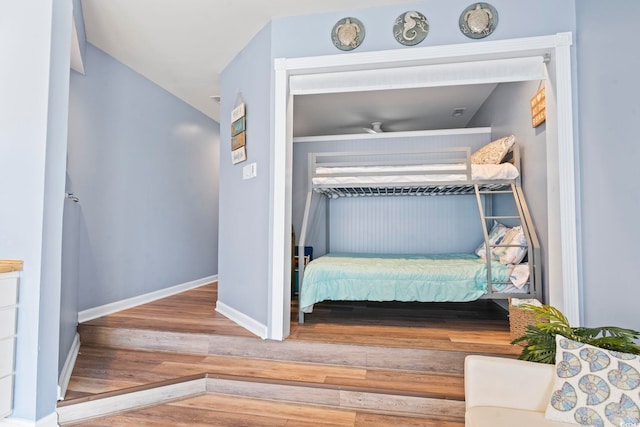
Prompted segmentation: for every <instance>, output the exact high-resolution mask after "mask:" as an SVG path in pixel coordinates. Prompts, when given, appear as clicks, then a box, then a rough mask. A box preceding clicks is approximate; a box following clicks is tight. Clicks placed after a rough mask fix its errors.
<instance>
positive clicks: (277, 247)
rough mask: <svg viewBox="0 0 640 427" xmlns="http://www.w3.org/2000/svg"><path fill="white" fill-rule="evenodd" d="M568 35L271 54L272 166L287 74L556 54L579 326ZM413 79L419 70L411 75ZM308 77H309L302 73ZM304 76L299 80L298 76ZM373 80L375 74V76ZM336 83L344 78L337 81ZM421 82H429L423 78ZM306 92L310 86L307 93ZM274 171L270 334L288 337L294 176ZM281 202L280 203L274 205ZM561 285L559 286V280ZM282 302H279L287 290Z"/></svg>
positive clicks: (282, 137)
mask: <svg viewBox="0 0 640 427" xmlns="http://www.w3.org/2000/svg"><path fill="white" fill-rule="evenodd" d="M571 45H572V35H571V33H558V34H554V35H548V36H540V37H528V38H519V39H508V40H496V41H481V42H477V43H463V44H455V45H442V46H430V47H421V48H414V49H395V50H385V51H376V52H360V53H354V54H349V55H326V56H316V57H307V58H277V59H275V60H274V69H275V73H274V80H273V85H272V87H273V100H274V101H273V102H274V104H273V105H274V113H273V120H274V126H273V134H272V140H273V147H274V148H273V150H274V151H273V152H274V155H275V158H274V159H273V161H274V164H278V165H279V166H284V165H285V164H286V160H285V156H287V153H288V150H290V149H291V145H292V138H290V137H289V134H288V130H289V129H290V126H291V123H290V122H291V111H290V109H291V107H292V103H293V101H292V98H293V97H292V95H291V93H290V86H289V85H290V80H291V78H292V77H293V76H315V77H309V79H308V80H313V81H314V82H316V83H317V81H316V80H318V79H322V74H329V75H332V76H338V75H339V74H340V72H353V71H360V72H362V71H367V72H368V73H369V72H370V73H375V70H384V69H388V68H393V67H418V66H424V65H434V64H448V63H456V62H464V61H469V60H471V59H472V60H474V61H485V60H497V59H500V60H508V59H515V60H518V61H520V58H523V57H540V56H542V57H544V58H553V59H554V60H555V61H557V68H556V70H555V74H556V78H557V92H558V93H557V99H558V105H557V110H558V129H557V143H558V150H557V156H558V163H559V166H558V167H559V180H560V181H559V182H560V186H561V190H560V197H558V200H552V201H550V204H551V203H554V204H556V205H557V206H558V212H560V239H561V246H562V253H561V259H560V265H561V266H562V281H563V282H562V284H561V286H562V294H563V301H562V303H563V307H558V308H559V309H561V310H563V312H565V313H566V314H567V317H568V319H569V321H571V323H572V324H575V325H578V324H579V319H580V303H579V284H578V251H577V239H576V217H577V215H576V206H575V175H574V162H575V159H574V157H573V152H574V150H573V147H574V141H573V120H572V117H573V95H572V90H571V82H572V73H571ZM414 77H415V76H414ZM305 79H306V78H305ZM305 79H299V80H298V81H299V82H302V81H304V80H305ZM374 80H375V79H371V80H370V81H371V82H373V81H374ZM334 83H335V84H334V87H337V86H339V82H337V83H336V82H334ZM419 84H421V85H422V86H424V85H425V84H427V83H419ZM428 84H429V85H431V86H437V85H438V82H437V81H430V82H429V83H428ZM305 93H306V92H305ZM274 171H275V173H276V174H277V177H274V181H273V193H272V202H274V206H273V211H272V217H271V218H270V222H271V223H270V226H271V227H270V229H271V232H272V235H271V243H272V244H271V252H272V253H273V254H279V255H278V256H274V257H272V258H271V259H270V261H271V263H272V265H271V266H270V270H271V272H272V275H271V276H270V283H269V286H270V290H269V295H270V301H269V304H270V312H271V313H272V316H271V317H270V320H269V321H270V324H269V330H270V331H271V332H270V337H275V336H279V333H278V331H281V334H280V335H282V336H283V337H286V336H287V335H288V331H289V327H290V325H289V318H288V317H285V316H282V315H281V313H282V312H283V310H282V309H283V307H282V305H283V304H284V305H285V306H286V305H287V304H288V302H289V301H288V298H289V295H288V293H287V292H285V289H287V286H289V284H288V283H285V280H284V275H283V274H282V270H283V265H282V263H283V262H284V270H285V271H287V270H290V268H289V267H290V265H289V264H290V262H291V261H290V259H287V258H285V259H284V260H283V256H282V255H283V254H286V253H287V251H288V250H290V249H287V247H288V246H289V245H290V243H289V242H288V241H286V239H285V240H283V239H282V236H285V235H286V233H287V232H289V231H290V228H291V223H290V221H289V222H287V223H285V221H283V218H285V216H284V214H283V213H282V212H283V209H282V203H283V202H286V203H287V205H286V206H285V208H284V212H286V213H288V214H289V215H290V212H291V201H290V200H287V191H290V189H289V187H290V182H286V181H285V182H283V180H282V178H283V176H284V175H285V174H286V173H288V174H289V176H288V177H287V178H288V179H289V180H290V174H291V171H286V172H285V171H284V170H280V169H278V168H274ZM275 202H277V203H275ZM554 286H557V285H554ZM283 295H284V296H285V300H284V301H281V300H280V299H281V298H282V296H283Z"/></svg>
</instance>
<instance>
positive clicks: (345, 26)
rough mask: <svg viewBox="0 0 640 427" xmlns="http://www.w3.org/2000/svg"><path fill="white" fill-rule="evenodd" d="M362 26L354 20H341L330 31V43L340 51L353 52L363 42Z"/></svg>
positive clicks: (349, 18)
mask: <svg viewBox="0 0 640 427" xmlns="http://www.w3.org/2000/svg"><path fill="white" fill-rule="evenodd" d="M364 34H365V33H364V25H362V22H360V21H359V20H358V19H356V18H352V17H347V18H342V19H341V20H339V21H338V22H336V25H334V26H333V30H331V41H332V42H333V45H334V46H335V47H337V48H338V49H340V50H353V49H355V48H357V47H358V46H360V44H362V41H363V40H364Z"/></svg>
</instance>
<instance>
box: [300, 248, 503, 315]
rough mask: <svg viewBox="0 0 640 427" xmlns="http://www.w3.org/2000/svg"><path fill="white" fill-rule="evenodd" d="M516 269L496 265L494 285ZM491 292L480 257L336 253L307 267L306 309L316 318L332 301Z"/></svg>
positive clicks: (469, 297) (452, 297) (451, 297)
mask: <svg viewBox="0 0 640 427" xmlns="http://www.w3.org/2000/svg"><path fill="white" fill-rule="evenodd" d="M512 269H513V266H510V265H504V264H500V263H499V262H492V264H491V273H492V276H493V281H494V282H508V281H509V275H510V272H511V270H512ZM494 287H495V288H497V289H502V288H504V287H505V285H498V284H495V283H494ZM486 293H487V263H486V261H485V260H484V259H481V258H479V257H478V256H476V255H475V254H444V255H379V254H340V253H332V254H327V255H324V256H322V257H319V258H317V259H315V260H313V261H312V262H310V263H309V264H308V265H307V266H306V268H305V270H304V277H303V282H302V287H301V289H300V309H301V311H302V312H304V313H311V312H312V311H313V305H314V304H315V303H317V302H320V301H326V300H333V301H419V302H447V301H449V302H465V301H474V300H476V299H478V298H480V297H481V296H482V295H485V294H486Z"/></svg>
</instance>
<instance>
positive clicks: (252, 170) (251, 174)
mask: <svg viewBox="0 0 640 427" xmlns="http://www.w3.org/2000/svg"><path fill="white" fill-rule="evenodd" d="M257 174H258V165H257V164H256V163H250V164H248V165H246V166H244V167H243V168H242V179H251V178H255V176H256V175H257Z"/></svg>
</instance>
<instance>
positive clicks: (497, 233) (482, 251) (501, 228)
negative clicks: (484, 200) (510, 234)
mask: <svg viewBox="0 0 640 427" xmlns="http://www.w3.org/2000/svg"><path fill="white" fill-rule="evenodd" d="M507 231H509V228H508V227H507V226H506V225H504V224H500V223H499V222H498V221H496V220H495V219H494V220H493V226H492V227H491V231H489V244H490V245H497V244H499V243H500V242H501V241H502V238H503V237H504V235H505V234H507ZM484 243H485V242H484V240H483V241H482V243H480V245H478V247H477V248H476V250H475V253H476V255H478V256H479V257H480V258H482V259H485V257H486V255H487V248H486V245H485V244H484ZM496 249H497V248H493V249H491V250H492V253H493V251H495V250H496ZM496 259H497V258H496Z"/></svg>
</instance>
